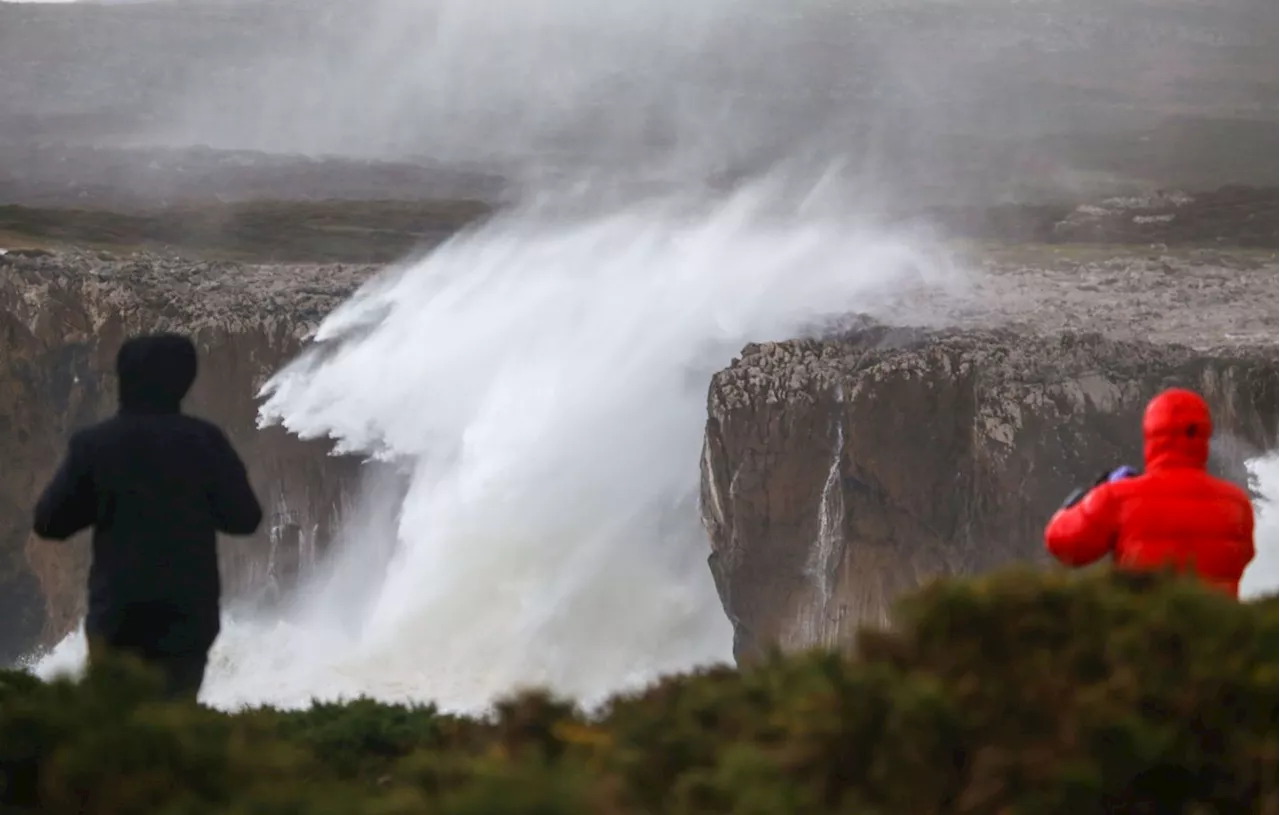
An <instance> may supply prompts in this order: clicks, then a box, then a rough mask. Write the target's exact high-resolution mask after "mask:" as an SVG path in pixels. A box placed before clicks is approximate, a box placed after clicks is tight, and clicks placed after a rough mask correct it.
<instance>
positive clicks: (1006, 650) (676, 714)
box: [0, 572, 1280, 815]
mask: <svg viewBox="0 0 1280 815" xmlns="http://www.w3.org/2000/svg"><path fill="white" fill-rule="evenodd" d="M898 620H899V621H898V624H897V626H896V627H895V630H893V631H890V632H865V633H864V634H863V635H862V637H861V639H860V642H859V647H858V651H859V654H858V657H857V658H856V659H846V658H843V657H840V656H838V655H834V654H828V653H812V654H804V655H795V656H791V657H782V656H775V657H773V658H772V659H770V660H768V661H766V662H765V664H762V665H759V666H756V667H753V668H751V669H749V670H746V671H741V672H739V671H734V670H729V669H716V670H710V671H705V672H702V673H698V674H694V675H687V676H678V677H671V678H668V679H666V680H664V681H663V682H661V683H659V684H657V685H655V686H653V687H651V688H649V689H648V690H646V691H644V692H643V693H639V694H635V695H632V696H628V697H622V698H618V699H615V700H614V701H613V702H612V703H611V704H610V705H609V706H608V708H607V709H606V710H605V711H603V712H602V713H601V714H599V715H598V716H597V717H595V718H592V719H588V718H586V717H584V716H583V715H581V714H580V713H579V712H578V711H576V710H575V709H574V707H573V706H572V705H570V704H568V703H565V702H563V701H561V700H558V699H555V698H553V697H550V696H547V695H545V694H538V693H528V694H523V695H520V696H517V697H514V698H512V699H509V700H506V701H504V702H502V703H501V704H500V705H499V706H498V708H497V710H496V711H495V713H494V715H493V716H491V717H488V718H486V719H484V720H478V719H465V718H459V717H452V716H445V715H442V714H440V713H438V712H437V711H436V710H435V709H433V708H431V707H420V708H405V707H395V706H387V705H381V704H378V703H374V702H371V701H368V700H361V701H357V702H354V703H351V704H348V705H317V706H315V707H314V708H312V709H311V710H308V711H305V712H288V713H285V712H278V711H272V710H254V711H246V712H242V713H239V714H236V715H226V714H222V713H218V712H215V711H211V710H207V709H204V708H198V707H194V706H184V705H177V704H169V703H162V702H159V701H156V700H155V698H154V690H155V687H156V686H155V685H154V684H153V683H152V682H151V681H150V678H149V677H148V676H146V675H145V674H143V673H141V672H139V671H137V670H136V669H134V668H132V667H130V666H128V665H125V664H120V665H113V666H110V667H108V668H105V669H103V670H100V671H96V672H95V674H94V675H92V676H91V677H89V678H88V679H87V680H86V681H85V682H84V683H82V684H80V685H75V684H72V683H70V682H65V681H64V682H56V683H50V684H43V683H40V682H38V681H35V680H33V679H32V678H30V677H28V676H26V675H23V674H12V673H11V674H0V784H3V789H2V792H0V800H2V801H3V802H4V804H5V805H6V807H8V808H9V810H8V811H39V812H48V813H73V812H74V813H119V814H120V815H124V814H125V813H205V812H220V813H250V812H252V813H275V812H279V813H285V812H315V813H370V814H371V815H372V814H373V813H387V814H388V815H390V814H392V813H417V812H424V813H447V814H448V815H504V813H512V814H514V813H537V814H538V815H561V814H562V813H563V815H569V813H608V814H609V815H613V814H614V813H616V814H618V815H623V814H624V813H626V814H628V815H630V814H631V813H659V812H662V813H668V812H669V813H714V812H724V813H736V814H737V815H783V814H784V813H824V812H841V813H866V814H868V815H870V814H871V813H1059V812H1060V813H1108V812H1117V813H1118V812H1133V813H1180V812H1185V813H1231V812H1255V813H1256V812H1260V811H1262V809H1263V807H1264V805H1266V802H1267V801H1268V800H1272V801H1273V800H1274V795H1275V791H1276V775H1277V773H1276V768H1277V762H1278V761H1280V756H1278V755H1277V749H1276V745H1277V716H1278V715H1280V712H1278V709H1277V683H1278V680H1280V677H1278V674H1277V643H1278V642H1280V628H1278V627H1277V604H1276V600H1275V599H1274V598H1270V599H1267V600H1264V601H1258V602H1254V603H1247V604H1246V603H1236V602H1234V601H1231V600H1230V599H1227V598H1224V597H1221V596H1218V595H1217V594H1214V593H1210V592H1208V591H1206V590H1203V589H1201V588H1200V587H1199V586H1197V585H1194V584H1188V583H1184V582H1182V581H1178V580H1171V579H1168V578H1162V577H1152V576H1146V577H1133V576H1129V577H1125V576H1119V575H1106V574H1102V575H1097V574H1095V575H1092V576H1074V575H1063V574H1052V575H1046V574H1034V573H1022V572H1012V573H1006V574H1002V575H998V576H994V577H991V578H987V579H983V580H975V581H966V582H946V583H940V584H937V585H935V586H933V587H931V588H929V589H926V590H924V591H923V592H921V593H919V594H917V595H915V596H914V597H911V598H909V599H907V600H906V601H904V602H903V603H902V604H901V605H900V608H899V614H898Z"/></svg>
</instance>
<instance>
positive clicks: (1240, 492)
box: [1205, 473, 1253, 507]
mask: <svg viewBox="0 0 1280 815" xmlns="http://www.w3.org/2000/svg"><path fill="white" fill-rule="evenodd" d="M1205 482H1206V483H1207V484H1209V485H1210V486H1211V487H1212V489H1213V491H1214V493H1215V494H1217V495H1218V496H1220V497H1222V498H1223V499H1225V500H1231V501H1235V502H1236V503H1241V504H1248V505H1249V506H1250V507H1252V506H1253V499H1251V498H1250V497H1249V493H1248V492H1246V491H1245V490H1244V488H1243V487H1241V486H1240V485H1239V484H1235V483H1232V482H1230V481H1227V480H1226V479H1225V478H1218V477H1217V476H1212V475H1209V474H1208V473H1205Z"/></svg>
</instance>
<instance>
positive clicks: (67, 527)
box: [32, 434, 98, 541]
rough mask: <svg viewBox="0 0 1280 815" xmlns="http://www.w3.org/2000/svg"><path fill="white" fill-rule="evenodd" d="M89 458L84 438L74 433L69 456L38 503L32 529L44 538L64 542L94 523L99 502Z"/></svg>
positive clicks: (68, 451)
mask: <svg viewBox="0 0 1280 815" xmlns="http://www.w3.org/2000/svg"><path fill="white" fill-rule="evenodd" d="M88 459H89V456H88V453H87V451H86V450H85V445H84V440H83V439H82V438H81V437H80V436H79V435H78V434H77V435H74V436H72V437H71V441H70V442H69V443H68V444H67V454H66V457H65V458H63V460H62V463H61V464H60V465H59V466H58V471H57V472H56V473H54V475H53V480H52V481H50V482H49V485H48V486H47V487H45V489H44V492H43V493H41V495H40V500H39V501H37V502H36V511H35V522H34V523H33V524H32V531H34V532H35V533H36V534H37V535H39V536H40V537H41V538H44V539H46V540H59V541H62V540H66V539H68V538H70V537H71V536H72V535H75V534H76V533H77V532H79V531H81V530H83V529H87V528H89V527H90V526H93V523H94V520H95V519H96V516H97V506H98V501H97V493H96V490H95V489H94V485H93V473H92V471H91V469H90V467H89V460H88Z"/></svg>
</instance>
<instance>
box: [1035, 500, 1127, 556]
mask: <svg viewBox="0 0 1280 815" xmlns="http://www.w3.org/2000/svg"><path fill="white" fill-rule="evenodd" d="M1119 528H1120V523H1119V512H1118V508H1117V506H1116V496H1115V492H1114V490H1113V489H1111V486H1110V485H1109V484H1103V485H1102V486H1098V487H1094V488H1093V489H1091V490H1089V491H1088V492H1087V493H1085V494H1084V496H1083V497H1080V498H1077V499H1076V500H1074V501H1072V500H1070V499H1068V501H1067V504H1066V506H1064V507H1062V509H1059V510H1058V511H1057V512H1056V513H1054V515H1053V517H1052V518H1050V519H1049V525H1048V526H1047V527H1045V530H1044V543H1045V548H1047V549H1048V550H1049V554H1051V555H1053V556H1054V557H1055V558H1057V559H1058V561H1059V562H1060V563H1063V564H1065V565H1067V566H1087V565H1089V564H1090V563H1094V562H1096V561H1098V560H1101V559H1102V558H1103V557H1105V556H1106V555H1107V554H1108V553H1109V552H1110V551H1111V549H1112V547H1113V546H1114V545H1115V541H1116V535H1117V533H1118V532H1119Z"/></svg>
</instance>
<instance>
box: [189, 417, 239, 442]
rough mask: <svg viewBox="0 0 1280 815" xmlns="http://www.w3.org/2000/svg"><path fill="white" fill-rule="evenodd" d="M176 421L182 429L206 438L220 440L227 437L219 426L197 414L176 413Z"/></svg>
mask: <svg viewBox="0 0 1280 815" xmlns="http://www.w3.org/2000/svg"><path fill="white" fill-rule="evenodd" d="M177 421H178V423H179V425H180V426H181V427H182V428H183V429H185V430H187V431H189V432H192V433H196V434H198V435H200V436H202V437H204V438H206V439H210V440H214V441H220V440H223V439H226V437H227V434H226V433H223V432H222V428H221V427H218V426H217V425H216V424H214V423H213V422H211V421H209V420H208V419H202V418H200V417H199V416H192V415H191V414H189V413H182V414H179V415H178V417H177Z"/></svg>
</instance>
